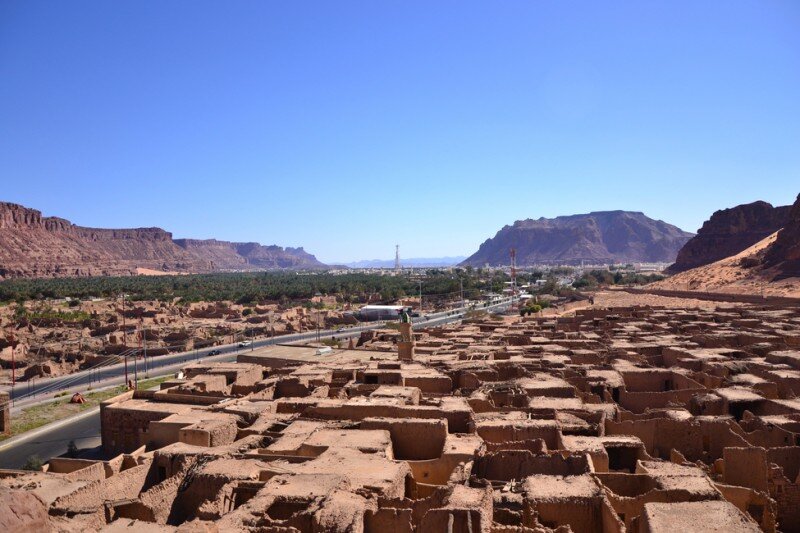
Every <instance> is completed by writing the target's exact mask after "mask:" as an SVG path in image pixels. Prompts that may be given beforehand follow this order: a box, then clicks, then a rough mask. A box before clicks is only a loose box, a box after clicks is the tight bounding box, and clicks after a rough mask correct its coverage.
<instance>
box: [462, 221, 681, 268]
mask: <svg viewBox="0 0 800 533" xmlns="http://www.w3.org/2000/svg"><path fill="white" fill-rule="evenodd" d="M692 235H693V234H692V233H689V232H686V231H683V230H682V229H680V228H678V227H676V226H673V225H672V224H667V223H666V222H663V221H661V220H653V219H652V218H649V217H647V216H646V215H644V213H641V212H637V211H595V212H591V213H586V214H580V215H569V216H559V217H556V218H544V217H542V218H539V219H536V220H533V219H527V220H518V221H516V222H514V224H513V225H511V226H505V227H503V228H502V229H501V230H500V231H498V232H497V234H496V235H495V236H494V237H492V238H490V239H487V240H486V241H484V242H483V244H481V245H480V248H478V251H477V252H475V253H474V254H472V255H471V256H469V257H468V258H467V259H466V260H464V261H463V262H462V263H461V264H462V265H464V266H467V265H469V266H475V267H480V266H483V265H485V264H489V265H490V266H496V265H507V264H509V262H510V259H509V250H510V249H511V248H514V249H516V251H517V264H519V265H531V264H536V263H564V264H577V263H580V262H581V261H588V262H596V263H619V262H645V263H654V262H664V263H671V262H672V261H674V260H675V257H676V256H677V254H678V250H680V249H681V247H682V246H683V245H684V244H685V243H686V242H687V241H688V240H689V239H690V238H691V237H692Z"/></svg>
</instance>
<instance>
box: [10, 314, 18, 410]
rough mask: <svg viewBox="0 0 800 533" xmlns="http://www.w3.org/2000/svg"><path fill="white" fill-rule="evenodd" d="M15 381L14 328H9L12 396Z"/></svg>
mask: <svg viewBox="0 0 800 533" xmlns="http://www.w3.org/2000/svg"><path fill="white" fill-rule="evenodd" d="M16 382H17V362H16V360H15V359H14V329H13V327H12V329H11V391H12V396H13V391H14V384H15V383H16Z"/></svg>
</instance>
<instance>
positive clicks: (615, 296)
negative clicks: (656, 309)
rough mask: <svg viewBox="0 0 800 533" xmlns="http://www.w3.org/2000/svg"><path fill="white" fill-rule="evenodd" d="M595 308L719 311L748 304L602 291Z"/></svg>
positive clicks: (596, 297) (596, 299)
mask: <svg viewBox="0 0 800 533" xmlns="http://www.w3.org/2000/svg"><path fill="white" fill-rule="evenodd" d="M594 303H595V307H625V306H631V305H652V306H664V307H678V308H692V309H717V308H720V307H741V306H743V305H746V304H741V303H735V302H711V301H708V300H697V299H694V298H672V297H667V296H657V295H655V294H631V293H628V292H623V291H600V292H597V293H595V295H594Z"/></svg>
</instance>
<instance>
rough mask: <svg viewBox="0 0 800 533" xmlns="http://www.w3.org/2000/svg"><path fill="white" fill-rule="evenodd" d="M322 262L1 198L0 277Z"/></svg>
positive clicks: (295, 251)
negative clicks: (108, 225) (85, 223)
mask: <svg viewBox="0 0 800 533" xmlns="http://www.w3.org/2000/svg"><path fill="white" fill-rule="evenodd" d="M324 266H325V265H323V264H322V263H320V262H319V261H317V260H316V258H315V257H314V256H313V255H311V254H308V253H306V252H305V251H304V250H303V249H302V248H281V247H280V246H261V245H260V244H257V243H231V242H225V241H216V240H205V241H196V240H190V239H179V240H177V241H175V240H173V238H172V234H171V233H169V232H168V231H164V230H163V229H160V228H136V229H99V228H86V227H81V226H76V225H74V224H72V223H71V222H69V221H68V220H64V219H62V218H57V217H43V216H42V214H41V212H39V211H37V210H35V209H30V208H27V207H24V206H21V205H18V204H12V203H6V202H0V278H11V277H70V276H118V275H129V274H135V273H136V272H137V269H148V270H153V271H162V272H193V273H196V272H211V271H217V270H255V269H275V268H298V269H306V268H324Z"/></svg>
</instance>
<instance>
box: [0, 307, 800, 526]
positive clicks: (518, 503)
mask: <svg viewBox="0 0 800 533" xmlns="http://www.w3.org/2000/svg"><path fill="white" fill-rule="evenodd" d="M405 334H406V332H402V333H401V332H398V331H395V330H383V331H378V332H372V333H369V334H365V335H363V336H362V338H361V339H360V340H359V342H358V346H357V347H356V348H355V349H353V350H336V351H334V352H333V353H332V354H326V355H318V352H317V349H316V348H313V347H287V346H279V347H274V348H264V349H261V350H256V351H254V352H248V353H246V354H245V355H243V356H241V357H240V360H239V362H237V363H217V364H204V363H202V362H201V363H197V364H192V365H190V366H188V367H186V369H185V375H184V377H183V378H182V379H174V380H171V381H168V382H166V383H164V384H163V385H162V387H161V390H159V391H143V390H140V391H133V392H129V393H125V394H123V395H121V396H118V397H116V398H113V399H111V400H109V401H107V402H105V403H104V404H103V406H102V413H101V416H102V438H103V447H104V449H105V451H106V453H107V454H108V456H109V457H113V458H112V459H110V460H108V461H87V460H80V459H64V458H58V459H54V460H52V461H50V463H49V464H48V465H46V466H45V468H44V471H43V472H20V471H3V472H2V473H0V486H2V487H3V488H2V489H0V508H2V509H3V511H2V513H0V514H3V516H4V517H5V518H4V519H3V521H4V522H5V524H6V526H7V529H8V528H11V530H13V527H14V526H15V525H17V526H19V525H20V524H25V525H27V526H28V527H29V529H28V530H30V531H47V530H48V529H52V530H63V531H95V530H99V531H148V532H150V531H164V532H167V531H181V532H198V531H254V532H256V531H257V532H275V533H278V532H321V531H334V532H345V531H347V532H362V531H365V532H371V533H377V532H392V533H400V532H412V531H422V532H429V531H430V532H439V531H441V532H474V533H477V532H485V533H489V532H491V533H528V532H547V531H558V532H562V533H563V532H566V531H570V530H571V531H574V532H576V533H584V532H586V533H589V532H591V533H594V532H596V533H600V532H603V533H605V532H622V531H630V532H640V533H661V532H669V533H673V532H675V531H735V532H739V531H748V532H750V531H752V532H757V531H766V532H773V531H786V532H791V531H800V479H799V476H798V475H799V474H800V400H798V399H796V396H797V395H798V394H799V393H800V309H797V308H767V307H759V306H748V305H740V306H737V307H730V308H718V309H716V310H702V309H686V308H654V307H627V308H608V309H602V308H601V309H586V310H579V311H576V312H575V314H574V316H569V317H553V318H542V317H537V318H533V317H529V318H520V317H513V318H512V317H505V318H503V319H496V318H495V319H492V318H490V317H486V318H482V319H473V320H468V321H465V323H463V324H460V325H455V326H448V327H444V328H441V329H431V330H423V331H414V332H412V333H411V335H413V341H414V345H413V359H410V358H409V357H408V356H406V357H405V358H404V360H402V361H401V360H400V359H399V358H398V350H397V343H398V342H410V341H409V340H408V339H405V338H402V336H404V335H405ZM406 353H409V352H406ZM10 509H14V511H13V512H12V511H10ZM15 521H16V522H15Z"/></svg>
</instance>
